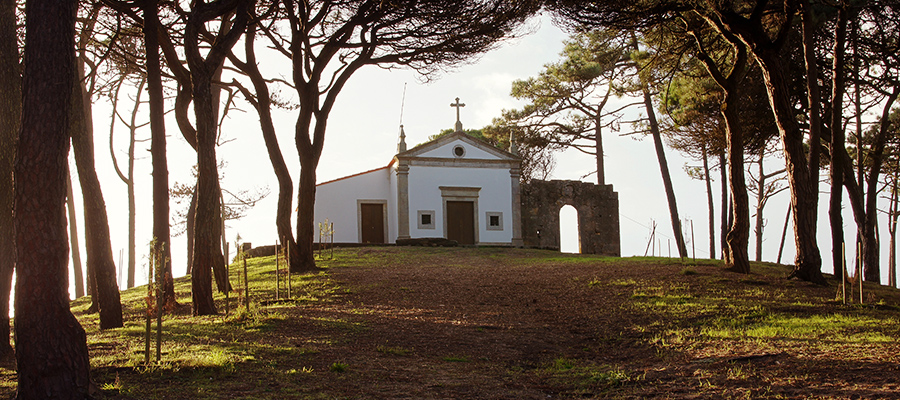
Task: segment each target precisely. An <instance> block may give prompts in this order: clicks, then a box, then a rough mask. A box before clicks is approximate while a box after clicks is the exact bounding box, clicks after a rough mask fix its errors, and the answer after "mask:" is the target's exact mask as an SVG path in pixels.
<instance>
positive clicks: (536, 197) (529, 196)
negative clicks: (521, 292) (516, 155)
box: [521, 180, 621, 257]
mask: <svg viewBox="0 0 900 400" xmlns="http://www.w3.org/2000/svg"><path fill="white" fill-rule="evenodd" d="M521 194H522V237H523V240H524V243H525V246H526V247H537V248H543V249H553V250H559V248H560V246H559V245H560V239H559V209H560V208H562V207H563V206H564V205H570V206H572V207H575V209H576V210H577V211H578V237H579V241H580V242H581V252H582V253H583V254H602V255H608V256H616V257H618V256H620V255H621V249H620V242H619V240H620V239H619V195H618V193H616V192H615V191H614V190H613V187H612V185H595V184H592V183H587V182H580V181H562V180H553V181H541V180H532V181H531V182H529V183H526V184H523V185H522V189H521Z"/></svg>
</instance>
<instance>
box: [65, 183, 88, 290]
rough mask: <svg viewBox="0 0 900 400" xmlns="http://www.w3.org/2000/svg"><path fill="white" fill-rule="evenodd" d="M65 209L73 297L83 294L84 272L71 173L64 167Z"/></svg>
mask: <svg viewBox="0 0 900 400" xmlns="http://www.w3.org/2000/svg"><path fill="white" fill-rule="evenodd" d="M66 209H67V210H68V213H69V241H70V242H71V243H72V274H73V275H74V276H73V279H75V298H76V299H77V298H79V297H82V296H84V273H83V272H82V271H83V269H82V266H81V249H79V248H78V224H77V223H76V219H75V197H74V196H73V195H72V174H71V173H70V172H69V169H68V168H66Z"/></svg>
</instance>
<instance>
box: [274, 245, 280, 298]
mask: <svg viewBox="0 0 900 400" xmlns="http://www.w3.org/2000/svg"><path fill="white" fill-rule="evenodd" d="M280 259H281V248H280V247H279V246H278V242H275V300H276V301H277V300H278V299H279V298H280V297H279V293H278V288H279V286H281V276H280V275H281V264H280Z"/></svg>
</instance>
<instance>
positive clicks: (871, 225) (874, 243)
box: [863, 88, 900, 282]
mask: <svg viewBox="0 0 900 400" xmlns="http://www.w3.org/2000/svg"><path fill="white" fill-rule="evenodd" d="M898 95H900V88H895V89H894V91H893V93H891V94H890V95H889V96H888V98H887V101H886V104H885V106H884V108H883V109H882V114H881V125H880V127H879V130H878V134H877V135H876V137H875V143H874V144H873V149H872V156H871V165H872V169H871V171H869V176H868V177H867V178H866V187H867V189H868V190H866V221H865V231H864V235H863V243H864V246H863V251H864V254H863V266H864V268H863V279H865V280H866V281H868V282H879V281H880V280H881V269H880V268H879V265H878V264H879V263H878V258H879V257H878V250H879V246H878V237H877V236H876V232H877V229H876V227H877V224H878V193H879V190H878V180H879V177H880V174H881V164H882V163H883V162H884V152H885V146H886V143H887V138H888V136H889V133H888V132H889V130H890V129H889V128H888V127H889V126H890V125H891V123H890V110H891V107H892V105H893V104H894V102H895V101H896V100H897V97H898Z"/></svg>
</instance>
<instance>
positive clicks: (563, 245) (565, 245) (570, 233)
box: [559, 205, 581, 253]
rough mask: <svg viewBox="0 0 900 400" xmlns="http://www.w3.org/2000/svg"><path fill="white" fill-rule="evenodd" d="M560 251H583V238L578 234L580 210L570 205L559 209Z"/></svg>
mask: <svg viewBox="0 0 900 400" xmlns="http://www.w3.org/2000/svg"><path fill="white" fill-rule="evenodd" d="M559 251H561V252H563V253H581V238H580V237H579V236H578V210H576V209H575V207H572V206H570V205H566V206H563V207H562V208H560V209H559Z"/></svg>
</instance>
